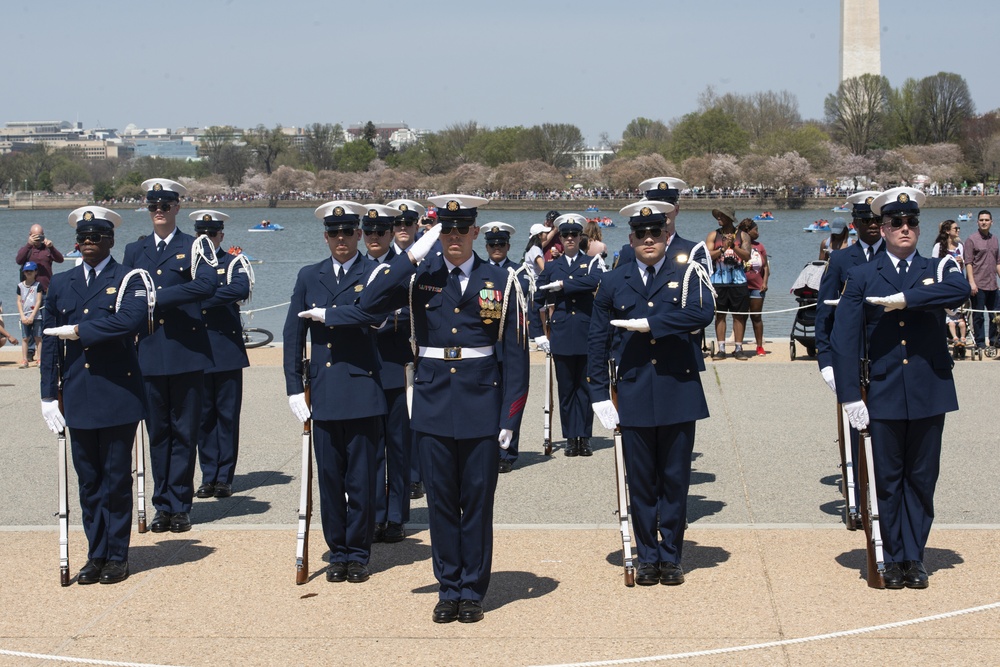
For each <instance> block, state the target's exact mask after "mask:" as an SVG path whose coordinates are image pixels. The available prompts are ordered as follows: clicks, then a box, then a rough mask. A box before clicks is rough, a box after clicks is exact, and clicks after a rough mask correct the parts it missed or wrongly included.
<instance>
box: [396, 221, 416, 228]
mask: <svg viewBox="0 0 1000 667" xmlns="http://www.w3.org/2000/svg"><path fill="white" fill-rule="evenodd" d="M415 224H416V223H415V222H414V221H413V220H397V221H395V222H394V223H392V226H393V227H412V226H413V225H415Z"/></svg>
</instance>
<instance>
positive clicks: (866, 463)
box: [858, 305, 885, 588]
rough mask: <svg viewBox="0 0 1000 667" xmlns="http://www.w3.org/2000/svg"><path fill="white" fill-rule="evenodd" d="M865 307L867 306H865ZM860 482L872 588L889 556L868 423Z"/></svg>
mask: <svg viewBox="0 0 1000 667" xmlns="http://www.w3.org/2000/svg"><path fill="white" fill-rule="evenodd" d="M861 307H862V309H863V308H864V305H862V306H861ZM862 332H863V335H864V337H865V341H864V349H865V356H864V358H863V359H862V360H861V400H862V401H864V402H865V404H866V405H867V404H868V385H869V375H868V370H869V364H870V360H869V358H868V326H867V323H865V324H864V326H863V328H862ZM858 465H859V470H858V481H859V486H860V487H861V488H860V490H859V491H860V494H859V495H860V498H859V503H858V504H859V506H860V509H861V521H862V523H863V524H864V527H865V553H866V562H865V579H867V580H868V587H869V588H885V579H884V577H883V574H884V573H885V555H884V552H883V550H882V526H881V524H880V523H879V513H878V491H877V488H876V484H875V462H874V460H873V457H872V439H871V434H870V433H869V431H868V427H867V426H866V427H865V428H864V429H860V430H859V431H858Z"/></svg>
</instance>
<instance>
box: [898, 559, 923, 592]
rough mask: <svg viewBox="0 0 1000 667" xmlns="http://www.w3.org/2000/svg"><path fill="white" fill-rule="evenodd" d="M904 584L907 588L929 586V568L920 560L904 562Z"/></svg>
mask: <svg viewBox="0 0 1000 667" xmlns="http://www.w3.org/2000/svg"><path fill="white" fill-rule="evenodd" d="M903 585H904V586H906V587H907V588H927V586H928V585H929V582H928V581H927V568H925V567H924V564H923V563H921V562H920V561H919V560H911V561H908V562H907V563H904V567H903Z"/></svg>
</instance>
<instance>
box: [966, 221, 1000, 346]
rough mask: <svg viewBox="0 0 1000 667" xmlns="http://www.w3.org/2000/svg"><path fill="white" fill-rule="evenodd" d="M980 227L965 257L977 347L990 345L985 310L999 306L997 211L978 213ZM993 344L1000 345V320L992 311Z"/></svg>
mask: <svg viewBox="0 0 1000 667" xmlns="http://www.w3.org/2000/svg"><path fill="white" fill-rule="evenodd" d="M978 224H979V229H978V231H976V232H973V233H972V234H971V235H970V236H969V238H968V239H966V240H965V248H964V249H963V251H962V259H964V260H965V273H966V275H967V276H968V278H969V286H970V287H971V288H972V310H973V313H972V331H973V336H974V337H975V339H976V348H977V349H980V350H981V349H983V348H984V347H986V331H985V328H984V322H983V315H984V313H983V312H982V311H984V310H987V311H995V310H996V309H997V276H998V275H1000V245H998V243H997V238H996V237H995V236H993V234H991V233H990V227H991V226H992V225H993V215H992V214H991V213H990V212H989V211H980V212H979V216H978ZM989 315H990V316H989V318H988V320H989V329H990V345H993V346H997V344H998V342H1000V341H998V340H997V323H996V322H995V321H994V320H993V313H992V312H990V314H989Z"/></svg>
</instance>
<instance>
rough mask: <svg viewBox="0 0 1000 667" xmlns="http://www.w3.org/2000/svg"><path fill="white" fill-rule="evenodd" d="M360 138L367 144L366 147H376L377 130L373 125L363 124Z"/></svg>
mask: <svg viewBox="0 0 1000 667" xmlns="http://www.w3.org/2000/svg"><path fill="white" fill-rule="evenodd" d="M361 138H362V139H364V140H365V141H367V142H368V145H369V146H371V147H372V148H377V147H378V130H376V129H375V123H373V122H371V121H368V122H367V123H365V128H364V130H363V131H362V133H361Z"/></svg>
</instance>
